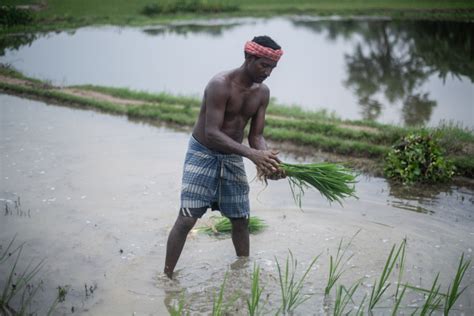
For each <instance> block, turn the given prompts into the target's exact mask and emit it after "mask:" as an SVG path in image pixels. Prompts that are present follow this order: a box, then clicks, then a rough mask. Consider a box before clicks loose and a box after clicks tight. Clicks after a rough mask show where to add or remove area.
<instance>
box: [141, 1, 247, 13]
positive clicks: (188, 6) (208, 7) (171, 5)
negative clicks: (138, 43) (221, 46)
mask: <svg viewBox="0 0 474 316" xmlns="http://www.w3.org/2000/svg"><path fill="white" fill-rule="evenodd" d="M237 10H239V6H237V5H235V4H229V3H227V2H224V1H217V0H213V1H209V0H177V1H169V0H168V1H159V2H157V3H151V4H147V5H146V6H145V7H144V8H143V9H142V11H141V13H142V14H144V15H148V16H154V15H158V14H175V13H180V12H191V13H196V12H197V13H217V12H231V11H237Z"/></svg>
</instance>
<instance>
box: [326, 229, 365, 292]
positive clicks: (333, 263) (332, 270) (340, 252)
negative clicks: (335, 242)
mask: <svg viewBox="0 0 474 316" xmlns="http://www.w3.org/2000/svg"><path fill="white" fill-rule="evenodd" d="M359 232H360V229H359V230H358V231H357V232H356V233H355V234H354V235H353V236H352V237H351V239H350V240H349V242H348V243H347V244H346V245H345V246H343V245H342V242H343V241H344V238H341V240H340V241H339V246H338V247H337V253H336V258H333V256H332V255H331V256H329V276H328V282H327V284H326V288H325V289H324V295H328V294H329V292H331V289H332V287H333V286H334V284H336V282H337V280H339V278H340V277H341V275H342V274H343V273H344V272H345V271H346V270H343V269H342V267H343V265H341V263H342V259H343V258H344V256H345V255H346V252H347V249H349V247H350V245H351V244H352V241H353V240H354V238H355V237H356V236H357V235H358V234H359ZM353 256H354V255H351V256H349V257H348V258H347V259H346V260H345V261H344V264H345V263H347V262H348V261H349V260H351V258H352V257H353Z"/></svg>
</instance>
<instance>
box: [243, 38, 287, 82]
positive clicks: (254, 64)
mask: <svg viewBox="0 0 474 316" xmlns="http://www.w3.org/2000/svg"><path fill="white" fill-rule="evenodd" d="M282 55H283V51H282V50H281V47H280V45H278V44H277V43H276V42H275V41H274V40H273V39H271V38H270V37H269V36H266V35H265V36H256V37H254V38H253V40H252V41H249V42H247V43H246V44H245V64H244V65H245V69H246V71H247V73H248V74H249V76H250V77H251V78H252V80H253V81H254V82H257V83H261V82H263V81H264V80H265V79H267V77H268V76H270V74H271V72H272V70H273V68H275V67H276V65H277V63H278V60H279V59H280V57H281V56H282Z"/></svg>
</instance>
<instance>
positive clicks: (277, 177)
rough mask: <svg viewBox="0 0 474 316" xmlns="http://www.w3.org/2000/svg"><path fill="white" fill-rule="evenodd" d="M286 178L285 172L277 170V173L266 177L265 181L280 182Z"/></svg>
mask: <svg viewBox="0 0 474 316" xmlns="http://www.w3.org/2000/svg"><path fill="white" fill-rule="evenodd" d="M285 178H286V172H285V170H283V169H279V170H278V171H277V172H275V173H272V174H271V175H269V176H267V179H270V180H280V179H285Z"/></svg>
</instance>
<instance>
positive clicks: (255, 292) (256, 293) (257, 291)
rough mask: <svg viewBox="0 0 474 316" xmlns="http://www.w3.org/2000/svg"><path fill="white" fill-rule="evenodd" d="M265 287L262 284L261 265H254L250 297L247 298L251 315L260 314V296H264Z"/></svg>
mask: <svg viewBox="0 0 474 316" xmlns="http://www.w3.org/2000/svg"><path fill="white" fill-rule="evenodd" d="M263 289H264V287H263V286H262V287H261V286H260V266H258V265H255V264H254V266H253V271H252V287H251V290H250V297H249V298H248V299H247V307H248V310H249V315H250V316H255V315H260V309H261V305H260V298H261V296H262V292H263Z"/></svg>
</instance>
